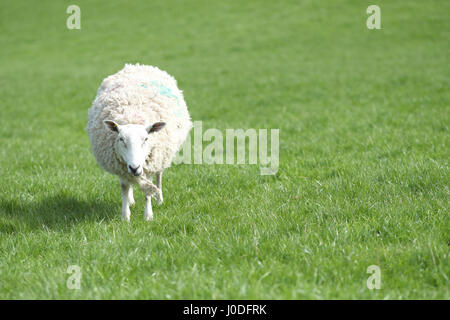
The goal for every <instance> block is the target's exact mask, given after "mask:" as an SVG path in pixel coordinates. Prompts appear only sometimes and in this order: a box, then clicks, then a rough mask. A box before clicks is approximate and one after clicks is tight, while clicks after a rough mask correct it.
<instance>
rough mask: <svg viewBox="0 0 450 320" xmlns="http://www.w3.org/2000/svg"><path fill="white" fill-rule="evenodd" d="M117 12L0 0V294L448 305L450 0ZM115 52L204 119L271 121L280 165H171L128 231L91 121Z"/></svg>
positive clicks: (263, 124)
mask: <svg viewBox="0 0 450 320" xmlns="http://www.w3.org/2000/svg"><path fill="white" fill-rule="evenodd" d="M73 3H75V4H77V5H79V6H80V8H81V30H68V29H67V28H66V19H67V17H68V16H69V14H67V13H66V8H67V6H68V5H70V4H73ZM126 3H127V2H125V1H124V2H119V1H103V2H101V1H87V0H84V1H39V2H28V1H8V2H7V1H1V2H0V48H1V49H0V298H3V299H9V298H13V299H16V298H26V299H37V298H40V299H53V298H63V299H80V298H88V299H91V298H95V299H111V298H113V299H128V298H133V299H181V298H185V299H223V298H228V299H246V298H248V299H317V298H318V299H359V298H363V299H413V298H417V299H423V298H432V299H449V298H450V285H449V277H450V264H449V255H450V250H449V249H450V247H449V245H450V219H449V184H448V182H449V180H450V179H449V178H450V177H449V170H448V159H449V156H450V154H449V147H450V143H449V142H450V139H449V132H448V126H449V103H450V90H449V85H450V83H449V76H450V68H449V58H450V50H449V49H450V20H449V19H448V13H449V12H450V2H449V1H444V0H442V1H437V0H435V1H420V0H417V1H412V0H410V1H400V0H397V1H381V0H379V1H377V2H376V3H373V2H369V1H350V0H348V1H331V0H330V1H313V0H309V1H299V0H295V1H283V2H276V1H237V0H232V1H207V0H203V1H195V2H194V1H191V2H189V3H188V2H184V1H183V2H182V1H155V0H152V1H133V2H129V3H128V4H126ZM370 4H378V5H379V6H380V8H381V25H382V29H381V30H368V29H367V28H366V19H367V17H368V15H367V14H366V8H367V6H368V5H370ZM126 62H131V63H136V62H139V63H142V64H150V65H156V66H159V67H160V68H162V69H164V70H166V71H168V72H169V73H171V74H172V75H174V76H175V77H176V78H177V80H178V84H179V86H180V88H181V89H182V90H183V91H184V94H185V98H186V101H187V104H188V107H189V109H190V113H191V116H192V118H193V120H201V121H203V128H204V129H206V128H218V129H219V130H221V131H224V130H225V129H227V128H243V129H247V128H256V129H258V128H268V129H271V128H273V129H276V128H278V129H280V167H279V170H278V172H277V173H276V175H273V176H261V175H260V174H259V167H258V166H257V165H186V164H182V165H177V166H173V167H172V168H170V169H169V170H167V171H166V172H165V175H164V179H163V186H164V187H163V192H164V200H165V202H164V204H163V205H162V206H154V214H155V219H154V221H152V222H150V223H146V222H145V221H144V217H143V216H144V214H143V212H144V198H143V196H142V194H141V193H140V192H136V198H137V199H136V200H137V205H136V206H135V207H133V208H132V215H131V222H130V223H129V224H127V223H124V222H122V221H121V219H120V208H121V197H120V187H119V183H118V180H117V178H116V177H114V176H112V175H109V174H107V173H105V172H103V171H102V170H101V169H100V168H99V167H98V165H97V164H96V162H95V160H94V157H93V156H92V153H91V151H90V144H89V140H88V136H87V133H86V132H85V131H84V128H85V126H86V123H87V110H88V108H89V107H90V104H91V103H92V100H93V98H94V97H95V94H96V90H97V88H98V86H99V85H100V83H101V81H102V79H103V78H104V77H106V76H107V75H110V74H112V73H115V72H117V71H118V70H120V69H121V68H122V67H123V65H124V64H125V63H126ZM70 265H78V266H79V267H80V268H81V272H82V278H81V289H80V290H70V289H68V288H67V286H66V281H67V279H68V277H69V274H68V273H67V272H66V271H67V268H68V266H70ZM370 265H377V266H379V267H380V270H381V289H380V290H369V289H368V288H367V286H366V280H367V278H368V277H369V276H370V274H368V273H367V267H368V266H370Z"/></svg>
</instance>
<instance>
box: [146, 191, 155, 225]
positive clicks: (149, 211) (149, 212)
mask: <svg viewBox="0 0 450 320" xmlns="http://www.w3.org/2000/svg"><path fill="white" fill-rule="evenodd" d="M152 219H153V210H152V197H151V196H145V220H146V221H150V220H152Z"/></svg>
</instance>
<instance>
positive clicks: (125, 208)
mask: <svg viewBox="0 0 450 320" xmlns="http://www.w3.org/2000/svg"><path fill="white" fill-rule="evenodd" d="M120 189H121V190H122V220H125V221H130V215H131V212H130V203H129V198H128V196H129V192H130V184H129V183H126V182H123V181H120Z"/></svg>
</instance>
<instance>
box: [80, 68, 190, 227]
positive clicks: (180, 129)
mask: <svg viewBox="0 0 450 320" xmlns="http://www.w3.org/2000/svg"><path fill="white" fill-rule="evenodd" d="M191 128H192V122H191V118H190V115H189V112H188V109H187V106H186V103H185V101H184V98H183V94H182V91H181V90H179V89H178V87H177V82H176V80H175V79H174V78H173V77H172V76H170V75H169V74H168V73H167V72H165V71H162V70H160V69H158V68H157V67H153V66H146V65H139V64H136V65H131V64H126V65H125V67H124V68H123V69H122V70H120V71H119V72H117V73H116V74H113V75H111V76H109V77H107V78H105V79H104V80H103V82H102V84H101V86H100V87H99V89H98V91H97V96H96V97H95V99H94V101H93V103H92V106H91V108H90V109H89V112H88V124H87V127H86V131H87V132H88V135H89V139H90V142H91V147H92V153H93V154H94V157H95V159H96V160H97V163H98V164H99V165H100V167H102V168H103V169H104V170H105V171H107V172H109V173H111V174H114V175H117V176H118V177H119V180H120V187H121V191H122V219H123V220H125V221H129V220H130V208H129V207H130V205H134V197H133V185H135V184H137V185H138V186H139V187H140V189H141V190H142V191H143V192H144V194H145V199H146V201H145V219H146V220H147V221H148V220H151V219H152V218H153V210H152V205H151V197H153V198H154V199H155V201H156V203H157V204H161V203H162V202H163V196H162V181H161V180H162V174H163V171H164V170H165V169H167V168H168V167H170V164H171V162H172V160H173V158H174V157H175V155H176V153H177V152H178V150H179V149H180V147H181V145H182V144H183V143H184V141H185V140H186V138H187V135H188V134H189V131H190V130H191ZM153 177H156V185H155V184H153V182H152V178H153Z"/></svg>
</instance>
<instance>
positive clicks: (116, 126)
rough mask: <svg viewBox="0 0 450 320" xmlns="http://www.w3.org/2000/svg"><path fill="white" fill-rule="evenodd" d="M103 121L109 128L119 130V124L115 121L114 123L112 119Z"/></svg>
mask: <svg viewBox="0 0 450 320" xmlns="http://www.w3.org/2000/svg"><path fill="white" fill-rule="evenodd" d="M103 123H104V124H105V126H106V127H107V128H108V129H109V130H111V131H115V132H119V125H118V124H117V123H115V122H114V121H112V120H105V121H103Z"/></svg>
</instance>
